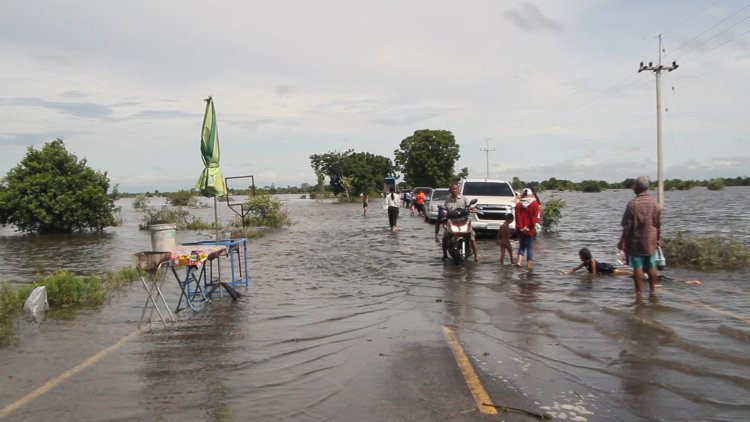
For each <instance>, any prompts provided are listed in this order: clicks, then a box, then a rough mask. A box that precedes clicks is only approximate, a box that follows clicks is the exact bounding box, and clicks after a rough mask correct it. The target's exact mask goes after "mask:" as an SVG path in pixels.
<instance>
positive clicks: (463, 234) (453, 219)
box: [438, 199, 477, 265]
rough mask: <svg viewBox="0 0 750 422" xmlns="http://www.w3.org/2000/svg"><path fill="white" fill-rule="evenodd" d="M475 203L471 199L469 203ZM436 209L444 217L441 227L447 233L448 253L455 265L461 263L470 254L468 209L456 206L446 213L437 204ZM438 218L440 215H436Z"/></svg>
mask: <svg viewBox="0 0 750 422" xmlns="http://www.w3.org/2000/svg"><path fill="white" fill-rule="evenodd" d="M476 203H477V200H476V199H472V200H471V202H469V205H470V206H471V205H474V204H476ZM438 210H439V212H440V214H442V216H444V217H445V218H444V223H443V227H444V228H445V231H446V232H447V233H448V254H449V255H450V256H451V258H453V262H455V263H456V265H461V264H463V262H464V261H466V259H467V258H469V257H470V256H471V254H472V250H471V233H472V230H471V218H469V213H470V211H469V210H468V209H466V208H456V209H454V210H451V211H449V212H447V213H446V210H445V207H443V206H439V207H438ZM438 220H440V217H438Z"/></svg>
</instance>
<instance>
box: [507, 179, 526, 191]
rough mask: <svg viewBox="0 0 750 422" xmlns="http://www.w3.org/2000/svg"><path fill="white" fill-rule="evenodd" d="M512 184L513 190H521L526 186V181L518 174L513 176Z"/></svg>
mask: <svg viewBox="0 0 750 422" xmlns="http://www.w3.org/2000/svg"><path fill="white" fill-rule="evenodd" d="M510 185H511V186H513V190H521V189H523V188H524V187H525V186H526V183H524V181H523V180H521V179H519V178H518V176H513V181H512V182H510Z"/></svg>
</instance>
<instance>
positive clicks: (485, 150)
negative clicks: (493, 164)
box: [479, 139, 495, 179]
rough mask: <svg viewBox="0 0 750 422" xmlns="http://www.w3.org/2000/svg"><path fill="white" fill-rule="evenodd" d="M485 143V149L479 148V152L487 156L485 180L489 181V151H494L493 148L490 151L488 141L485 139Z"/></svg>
mask: <svg viewBox="0 0 750 422" xmlns="http://www.w3.org/2000/svg"><path fill="white" fill-rule="evenodd" d="M485 142H487V148H479V150H480V151H484V153H485V154H486V155H487V179H489V178H490V151H494V150H495V148H492V149H490V141H489V139H485Z"/></svg>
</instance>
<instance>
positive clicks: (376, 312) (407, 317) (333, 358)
mask: <svg viewBox="0 0 750 422" xmlns="http://www.w3.org/2000/svg"><path fill="white" fill-rule="evenodd" d="M556 195H557V196H559V197H561V198H563V199H564V200H565V201H566V202H567V206H566V207H565V208H564V209H563V214H564V217H563V221H562V222H561V225H560V227H559V232H558V233H557V234H556V235H543V236H540V237H539V238H538V240H537V250H538V257H537V260H536V268H535V269H534V270H533V271H532V272H527V271H519V270H516V269H514V268H512V267H510V266H508V265H505V266H501V265H500V264H499V262H498V260H497V253H498V249H497V246H496V245H495V243H494V240H493V239H487V238H480V240H479V249H480V255H481V257H482V262H481V263H479V264H474V263H467V264H466V265H464V266H461V267H457V266H454V265H452V264H444V263H443V262H441V261H440V259H439V258H440V252H439V249H438V246H437V245H436V244H435V243H434V240H433V226H431V225H429V224H427V223H425V222H424V221H423V220H422V219H420V218H418V217H411V216H410V215H409V214H408V212H406V211H405V210H402V212H401V217H400V219H399V226H400V228H401V231H400V232H399V233H397V234H391V233H389V232H388V221H387V216H386V215H385V211H383V210H382V209H380V207H379V206H378V204H377V201H376V200H374V201H372V202H371V206H370V210H369V215H368V216H367V217H363V216H362V211H361V205H359V204H352V205H336V204H329V203H325V202H316V201H311V200H303V199H299V198H298V197H296V196H283V197H281V198H282V199H283V200H284V203H285V204H286V206H287V208H288V210H289V213H290V215H291V217H292V219H293V220H294V222H295V224H294V225H293V226H292V227H290V228H288V229H284V230H280V231H275V232H271V233H268V234H267V235H266V236H264V237H263V238H260V239H254V240H251V242H250V255H251V256H250V274H251V285H250V286H249V287H248V288H241V289H240V291H241V292H242V293H243V297H242V298H240V300H238V301H237V302H232V301H231V300H228V299H227V298H225V299H222V300H217V301H216V302H214V303H211V304H207V305H206V306H205V307H204V308H203V309H202V310H201V311H200V312H196V313H194V312H190V311H181V312H180V313H179V314H178V316H177V319H178V321H177V322H176V323H175V324H172V325H170V326H169V327H167V328H164V327H162V326H161V325H160V324H154V325H152V327H151V328H152V329H144V330H143V331H141V332H138V331H137V330H136V326H137V322H138V318H139V316H140V312H141V307H142V306H143V301H144V298H145V293H144V292H143V289H142V288H141V287H140V285H139V284H134V285H133V286H131V287H130V288H129V289H128V290H127V291H125V292H123V293H121V294H118V295H117V296H115V297H114V298H112V300H111V301H110V303H108V304H107V305H105V306H102V307H101V308H99V309H89V310H84V311H81V312H78V313H76V314H75V315H74V318H73V319H70V320H53V319H47V320H45V321H44V322H42V323H41V324H33V323H30V322H25V321H23V322H22V323H21V329H22V333H23V334H22V337H21V341H20V343H19V344H18V345H17V346H15V347H12V348H6V349H0V380H2V382H0V420H2V419H5V420H14V421H15V420H20V421H37V420H61V421H82V420H92V421H93V420H96V421H119V420H146V421H151V420H153V421H172V420H210V421H245V420H310V421H322V420H341V421H348V420H376V421H380V420H497V417H493V416H484V415H481V414H480V413H479V412H478V411H477V410H476V405H475V404H474V401H473V399H472V397H471V395H470V393H469V390H468V388H467V387H466V384H465V382H464V381H463V378H462V377H461V374H460V372H459V371H458V369H457V366H456V363H455V361H454V360H453V358H452V356H451V352H450V349H449V348H448V345H447V343H446V341H445V338H444V337H443V333H442V327H444V326H449V327H453V328H454V329H455V333H456V335H457V337H458V339H459V342H460V343H461V345H462V346H463V348H464V350H465V351H466V353H467V355H468V356H469V358H470V360H471V362H472V363H473V366H474V367H475V368H476V371H477V373H478V375H479V378H480V379H481V381H482V384H483V385H484V387H485V388H486V389H487V391H488V393H489V395H490V397H491V398H492V400H493V402H494V403H495V404H498V405H507V406H514V407H519V408H524V409H528V410H532V411H538V412H541V411H546V412H549V413H550V414H552V415H553V416H555V417H556V418H557V419H562V418H566V419H569V420H611V419H615V420H628V421H630V420H747V419H748V417H749V416H750V293H749V292H750V290H749V289H748V287H747V286H748V284H747V283H748V271H747V270H741V271H735V272H725V271H717V272H708V273H701V272H694V271H687V270H680V269H674V268H669V269H668V270H667V271H665V272H664V274H665V275H668V276H670V277H672V278H674V279H676V280H692V279H700V280H701V281H702V282H703V285H701V286H693V285H688V284H684V283H681V282H679V281H672V282H669V281H667V282H663V283H662V287H661V288H660V289H659V291H658V292H657V295H656V297H655V299H654V300H650V299H649V298H648V296H647V295H645V296H644V298H643V299H642V300H640V301H639V300H636V298H635V296H634V294H633V292H632V281H631V280H629V279H627V278H624V277H603V276H602V277H599V278H597V279H596V280H595V281H593V282H591V281H589V279H588V277H587V276H586V275H584V274H580V275H572V276H569V275H563V274H562V273H561V270H564V269H568V268H572V267H573V266H575V265H577V261H578V259H577V250H578V249H580V248H581V247H584V246H586V247H589V248H590V249H591V250H592V252H593V254H594V256H595V257H596V258H598V259H599V260H601V261H609V262H613V261H614V253H615V245H616V243H617V239H618V235H619V231H618V224H619V218H620V216H621V213H622V210H623V208H624V205H625V203H626V202H627V201H628V200H629V199H630V198H631V197H632V192H630V191H607V192H603V193H599V194H583V193H569V192H563V193H558V194H556ZM549 197H550V194H549V193H544V194H542V195H541V199H542V201H543V202H544V201H545V200H547V199H549ZM120 205H122V206H123V219H124V222H125V224H124V225H123V226H121V227H117V228H114V229H112V230H110V231H108V232H107V233H104V234H87V235H71V236H50V237H47V236H34V235H21V234H17V233H14V232H13V231H12V230H10V229H8V228H4V229H3V230H2V231H1V232H0V252H2V256H3V257H4V260H5V266H4V272H3V276H2V278H3V279H5V280H17V281H23V280H28V279H29V278H31V277H33V275H34V274H35V273H36V272H37V271H44V270H48V269H50V268H63V269H67V270H70V271H76V272H90V271H94V272H95V271H104V270H114V269H118V268H120V267H122V266H124V265H128V264H129V262H130V254H131V253H134V252H138V251H141V250H144V249H148V247H149V238H148V233H146V232H140V231H138V230H137V224H138V221H139V219H140V213H138V212H136V211H134V210H132V207H131V205H130V201H128V200H121V201H120ZM748 205H750V189H748V188H727V189H726V190H724V191H720V192H710V191H707V190H704V189H694V190H691V191H688V192H668V193H667V197H666V211H665V231H666V235H671V234H674V233H676V232H677V231H678V230H686V231H691V232H699V233H705V234H721V235H732V236H734V237H735V238H737V239H740V240H742V241H744V242H745V243H747V241H748V238H749V236H750V233H748V227H750V212H748V209H749V207H748ZM219 209H220V212H221V218H222V220H228V219H230V218H231V211H229V210H227V209H226V205H223V206H222V204H220V208H219ZM194 212H195V213H198V214H201V215H202V216H203V218H204V219H206V220H210V219H212V218H213V210H212V209H210V208H208V209H200V210H195V211H194ZM717 216H719V217H717ZM211 236H212V233H210V232H180V233H178V240H179V241H181V242H187V241H194V240H204V239H208V238H210V237H211ZM514 246H516V245H515V244H514ZM164 288H165V295H166V296H167V300H168V301H170V304H172V305H174V304H176V299H177V296H178V290H177V287H176V283H174V282H172V281H171V280H167V281H166V282H165V284H164ZM118 342H119V343H118ZM108 348H109V349H108ZM103 351H104V352H103ZM87 359H89V360H88V361H87ZM81 364H84V366H83V367H80V366H78V365H81ZM66 371H68V372H66ZM40 387H41V388H42V390H39V389H40ZM8 409H12V411H10V412H9V411H8ZM3 412H6V413H5V414H3ZM502 417H503V419H505V420H528V419H530V417H526V416H523V415H522V414H519V413H516V412H511V413H509V414H504V415H503V416H502Z"/></svg>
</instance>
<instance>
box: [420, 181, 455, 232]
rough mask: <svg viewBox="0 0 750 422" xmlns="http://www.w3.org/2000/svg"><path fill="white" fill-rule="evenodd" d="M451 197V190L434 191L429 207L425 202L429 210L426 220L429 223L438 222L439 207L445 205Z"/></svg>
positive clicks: (438, 189)
mask: <svg viewBox="0 0 750 422" xmlns="http://www.w3.org/2000/svg"><path fill="white" fill-rule="evenodd" d="M449 196H451V190H450V189H448V188H435V189H433V190H432V195H430V202H429V205H428V204H427V202H425V209H426V210H427V215H426V216H425V219H427V221H429V222H430V223H432V222H437V216H438V206H439V205H443V204H444V203H445V200H446V199H448V197H449Z"/></svg>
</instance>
